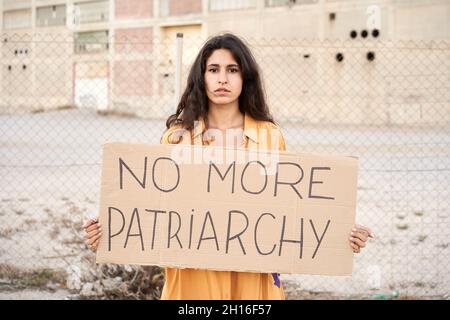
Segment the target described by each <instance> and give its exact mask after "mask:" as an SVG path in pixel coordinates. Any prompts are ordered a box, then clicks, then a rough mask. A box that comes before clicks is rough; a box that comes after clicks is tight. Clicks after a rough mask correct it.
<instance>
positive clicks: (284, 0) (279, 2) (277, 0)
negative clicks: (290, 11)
mask: <svg viewBox="0 0 450 320" xmlns="http://www.w3.org/2000/svg"><path fill="white" fill-rule="evenodd" d="M318 2H319V1H318V0H266V7H280V6H292V5H295V4H313V3H318Z"/></svg>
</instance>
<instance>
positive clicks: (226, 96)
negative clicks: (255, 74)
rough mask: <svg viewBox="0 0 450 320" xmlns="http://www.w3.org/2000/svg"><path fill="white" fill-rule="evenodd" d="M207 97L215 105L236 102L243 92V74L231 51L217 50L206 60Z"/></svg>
mask: <svg viewBox="0 0 450 320" xmlns="http://www.w3.org/2000/svg"><path fill="white" fill-rule="evenodd" d="M205 84H206V95H207V96H208V99H209V101H210V102H212V103H213V104H217V105H221V104H229V103H232V102H235V101H236V100H237V99H238V98H239V95H240V94H241V91H242V74H241V70H240V68H239V65H238V64H237V62H236V60H235V59H234V58H233V55H232V54H231V52H230V50H228V49H217V50H214V51H213V53H212V54H211V56H210V57H209V58H208V59H207V60H206V71H205Z"/></svg>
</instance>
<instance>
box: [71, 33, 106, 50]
mask: <svg viewBox="0 0 450 320" xmlns="http://www.w3.org/2000/svg"><path fill="white" fill-rule="evenodd" d="M108 48H109V43H108V31H106V30H104V31H89V32H78V33H76V34H75V48H74V50H75V53H98V52H104V51H108Z"/></svg>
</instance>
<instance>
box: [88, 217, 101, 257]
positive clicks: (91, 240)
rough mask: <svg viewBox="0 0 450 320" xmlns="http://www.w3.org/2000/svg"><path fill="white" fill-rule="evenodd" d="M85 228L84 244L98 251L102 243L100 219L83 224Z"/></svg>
mask: <svg viewBox="0 0 450 320" xmlns="http://www.w3.org/2000/svg"><path fill="white" fill-rule="evenodd" d="M83 228H84V232H85V235H84V238H85V239H86V240H85V241H84V242H85V243H86V244H87V245H88V246H89V248H90V249H91V250H92V251H93V252H95V251H97V246H98V243H99V242H100V237H101V235H102V228H101V225H100V223H98V219H92V218H91V219H89V220H87V221H86V222H85V223H84V224H83Z"/></svg>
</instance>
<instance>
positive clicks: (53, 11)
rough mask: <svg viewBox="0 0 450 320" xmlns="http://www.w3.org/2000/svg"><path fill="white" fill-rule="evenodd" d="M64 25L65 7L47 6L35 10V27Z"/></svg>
mask: <svg viewBox="0 0 450 320" xmlns="http://www.w3.org/2000/svg"><path fill="white" fill-rule="evenodd" d="M65 24H66V6H65V5H58V6H48V7H41V8H37V10H36V26H38V27H47V26H63V25H65Z"/></svg>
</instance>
